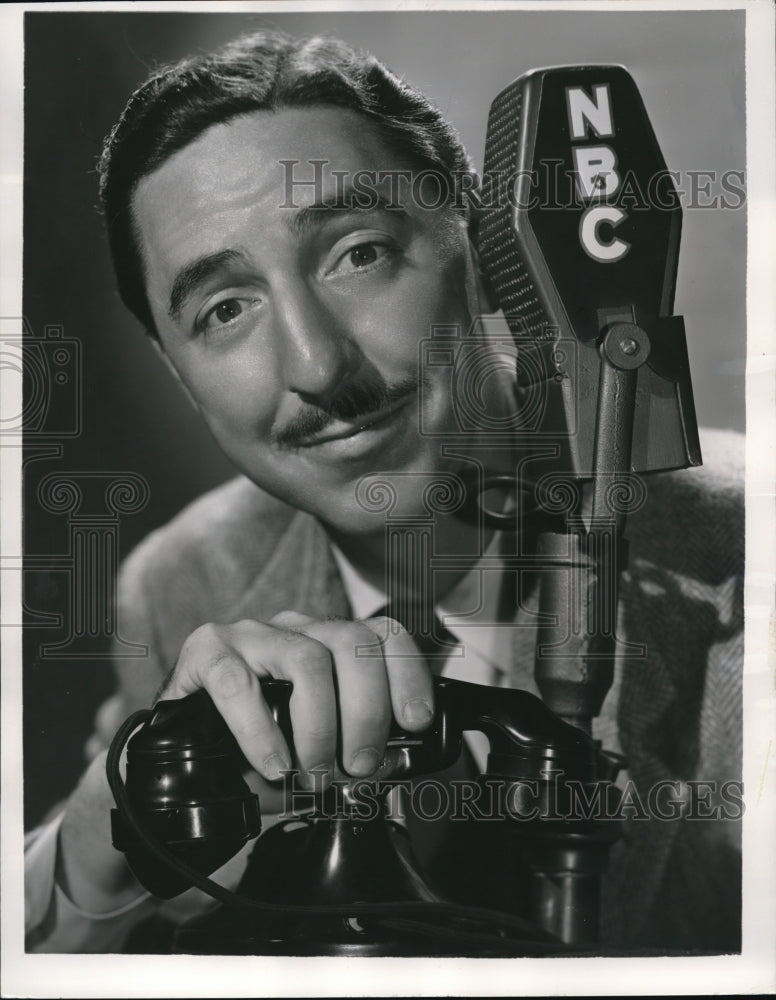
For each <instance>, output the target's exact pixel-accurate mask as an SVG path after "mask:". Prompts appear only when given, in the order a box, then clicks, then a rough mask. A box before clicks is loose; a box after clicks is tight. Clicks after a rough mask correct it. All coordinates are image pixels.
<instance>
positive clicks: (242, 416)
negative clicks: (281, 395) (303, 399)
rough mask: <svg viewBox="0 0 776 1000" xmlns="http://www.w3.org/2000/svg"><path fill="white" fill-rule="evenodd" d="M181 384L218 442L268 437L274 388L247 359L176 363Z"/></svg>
mask: <svg viewBox="0 0 776 1000" xmlns="http://www.w3.org/2000/svg"><path fill="white" fill-rule="evenodd" d="M176 367H177V370H178V373H179V376H180V379H181V382H182V383H183V385H184V386H185V388H186V390H187V393H188V395H189V397H190V399H191V401H192V403H193V404H194V406H195V407H196V408H197V410H198V411H199V412H200V414H201V416H202V418H203V419H204V420H205V422H206V423H207V425H208V427H209V428H210V430H211V431H212V432H213V433H214V434H215V436H216V437H217V438H219V439H221V438H224V437H229V438H232V439H234V438H238V437H242V436H250V437H253V438H255V437H256V435H257V434H258V435H261V434H268V433H269V430H270V428H271V427H272V422H273V418H274V413H275V396H276V392H275V388H274V387H273V385H272V379H271V377H270V376H269V375H268V373H267V372H266V371H265V370H263V369H262V368H261V367H260V366H259V365H257V364H256V363H255V362H254V361H253V359H251V358H243V359H242V361H241V360H240V359H239V358H237V357H230V358H224V357H220V358H219V357H217V356H216V355H215V354H214V355H211V356H205V357H198V358H197V359H195V360H194V361H192V360H191V359H179V360H178V362H177V364H176Z"/></svg>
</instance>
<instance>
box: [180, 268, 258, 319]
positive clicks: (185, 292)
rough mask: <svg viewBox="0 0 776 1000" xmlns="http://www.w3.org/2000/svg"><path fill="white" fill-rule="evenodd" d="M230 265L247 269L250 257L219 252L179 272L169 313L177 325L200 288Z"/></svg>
mask: <svg viewBox="0 0 776 1000" xmlns="http://www.w3.org/2000/svg"><path fill="white" fill-rule="evenodd" d="M230 264H240V265H242V266H243V267H247V266H248V264H249V261H248V255H247V254H246V253H244V252H243V251H242V250H218V251H216V252H215V253H208V254H204V255H203V256H202V257H197V259H196V260H193V261H191V262H190V263H189V264H186V265H185V266H184V267H182V268H181V269H180V271H178V273H177V274H176V275H175V280H174V281H173V283H172V288H171V289H170V301H169V305H168V307H167V312H168V314H169V316H170V318H171V319H173V320H174V321H175V322H176V323H177V322H178V320H179V319H180V318H181V313H182V312H183V308H184V306H185V305H186V303H187V302H188V300H189V299H190V298H191V296H192V295H193V294H194V292H195V291H196V290H197V288H199V286H200V285H201V284H202V283H203V282H205V281H207V280H208V278H211V277H212V276H213V275H214V274H217V273H218V272H219V271H221V270H222V269H223V268H225V267H227V266H228V265H230Z"/></svg>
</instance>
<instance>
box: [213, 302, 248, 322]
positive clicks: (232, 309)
mask: <svg viewBox="0 0 776 1000" xmlns="http://www.w3.org/2000/svg"><path fill="white" fill-rule="evenodd" d="M242 311H243V307H242V303H241V302H240V301H239V300H238V299H227V300H226V301H225V302H219V303H218V305H217V306H216V307H215V309H214V310H213V312H212V313H211V314H210V315H211V316H213V318H214V319H217V320H218V322H219V323H229V322H231V321H232V320H233V319H237V317H238V316H239V315H240V313H242Z"/></svg>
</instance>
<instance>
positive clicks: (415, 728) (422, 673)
mask: <svg viewBox="0 0 776 1000" xmlns="http://www.w3.org/2000/svg"><path fill="white" fill-rule="evenodd" d="M364 624H365V625H368V626H369V628H370V629H371V630H372V631H373V632H374V633H375V635H377V636H378V637H379V638H380V640H381V642H382V646H383V657H384V660H385V668H386V674H387V677H388V686H389V690H390V696H391V705H392V708H393V715H394V718H395V719H396V721H397V722H398V723H399V725H400V726H401V727H402V728H403V729H407V730H408V731H409V732H420V731H422V730H424V729H426V728H427V727H428V726H429V725H430V724H431V720H432V719H433V717H434V682H433V675H432V673H431V668H430V667H429V665H428V662H427V661H426V659H425V657H424V656H423V655H422V654H421V652H420V650H419V649H418V647H417V646H416V644H415V642H414V640H413V638H412V636H411V635H410V634H409V632H407V630H406V629H405V628H403V626H402V625H400V624H399V623H398V622H397V621H394V620H393V619H392V618H386V617H385V616H384V615H381V616H379V617H377V618H368V619H367V620H366V621H365V622H364Z"/></svg>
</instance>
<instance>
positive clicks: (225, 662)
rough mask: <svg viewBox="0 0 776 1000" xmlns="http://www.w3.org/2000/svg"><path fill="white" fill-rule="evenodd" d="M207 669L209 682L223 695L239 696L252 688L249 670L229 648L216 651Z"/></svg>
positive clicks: (226, 696) (229, 696) (228, 696)
mask: <svg viewBox="0 0 776 1000" xmlns="http://www.w3.org/2000/svg"><path fill="white" fill-rule="evenodd" d="M205 670H206V674H207V678H208V681H209V684H210V685H211V686H212V687H213V689H214V690H216V691H217V692H218V693H219V694H220V695H221V696H222V697H225V698H234V697H238V696H240V695H244V694H246V693H247V691H248V690H249V689H250V686H251V684H250V677H249V676H248V672H247V671H246V669H245V668H244V667H243V665H242V664H241V663H240V662H239V661H237V660H236V659H235V658H234V656H232V654H231V653H230V652H229V651H228V650H225V649H224V650H221V651H220V652H218V653H216V654H215V656H213V657H212V658H211V659H210V660H209V661H208V664H207V666H206V668H205Z"/></svg>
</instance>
